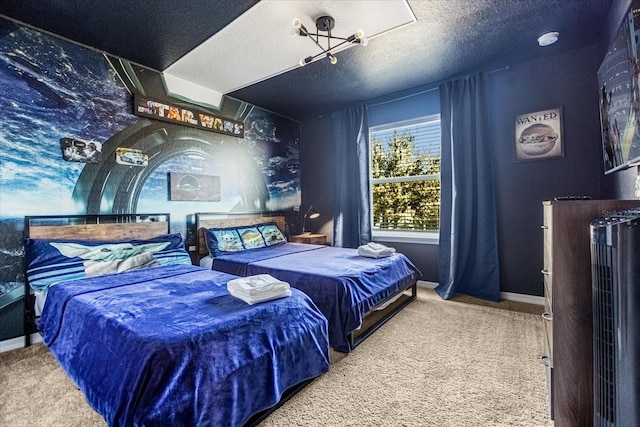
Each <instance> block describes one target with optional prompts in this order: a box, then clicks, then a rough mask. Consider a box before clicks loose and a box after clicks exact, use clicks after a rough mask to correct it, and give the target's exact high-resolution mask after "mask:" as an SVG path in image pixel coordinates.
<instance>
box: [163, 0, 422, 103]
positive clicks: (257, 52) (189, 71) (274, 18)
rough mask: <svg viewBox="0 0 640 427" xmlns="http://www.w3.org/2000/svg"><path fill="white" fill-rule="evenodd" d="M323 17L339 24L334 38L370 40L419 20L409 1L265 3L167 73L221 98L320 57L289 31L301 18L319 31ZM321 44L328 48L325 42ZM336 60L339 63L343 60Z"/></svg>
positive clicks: (312, 46)
mask: <svg viewBox="0 0 640 427" xmlns="http://www.w3.org/2000/svg"><path fill="white" fill-rule="evenodd" d="M323 15H329V16H332V17H333V18H334V19H335V28H334V29H333V30H332V35H334V36H339V37H349V36H350V35H352V34H354V33H355V32H357V31H358V30H363V31H364V33H365V35H366V37H367V38H368V39H369V40H371V39H373V38H376V37H379V36H381V35H383V34H385V33H387V32H389V31H392V30H394V29H396V28H400V27H402V26H405V25H408V24H411V23H413V22H415V21H416V19H415V16H414V14H413V12H412V10H411V8H410V7H409V5H408V4H407V2H406V1H398V0H388V1H385V0H378V1H376V2H375V5H374V6H372V4H371V2H363V1H359V0H353V1H337V0H333V1H308V0H306V1H305V0H291V1H282V0H263V1H261V2H259V3H257V4H256V5H255V6H253V7H252V8H251V9H249V10H248V11H247V12H245V13H244V14H243V15H241V16H240V17H238V18H237V19H236V20H235V21H233V22H232V23H231V24H230V25H228V26H227V27H225V28H223V29H222V30H221V31H219V32H218V33H216V34H215V35H213V36H212V37H211V38H209V39H208V40H206V41H205V42H204V43H202V44H201V45H200V46H198V47H196V48H195V49H193V50H192V51H190V52H189V53H187V54H186V55H185V56H184V57H182V58H181V59H179V60H178V61H176V62H175V63H173V64H172V65H171V66H169V67H168V68H167V69H166V70H165V71H164V73H165V74H169V75H171V76H173V77H176V78H179V79H182V80H184V81H188V82H190V83H193V84H195V85H198V86H201V87H203V88H208V89H210V90H213V91H216V92H219V93H221V94H225V93H229V92H232V91H234V90H237V89H240V88H243V87H245V86H249V85H251V84H253V83H256V82H259V81H262V80H265V79H268V78H269V77H272V76H275V75H278V74H281V73H284V72H286V71H289V70H291V69H293V68H296V67H298V66H299V62H300V60H301V59H302V58H305V57H308V56H312V55H315V54H317V53H320V52H322V51H321V50H320V48H319V47H318V46H316V45H315V44H314V43H313V41H312V40H310V39H309V37H301V36H297V35H292V33H291V30H292V28H293V20H294V18H298V19H300V21H302V24H303V25H304V26H305V27H306V28H307V29H308V30H309V31H310V32H315V30H316V27H315V21H316V18H318V17H320V16H323ZM320 43H321V44H322V45H323V46H325V45H326V42H325V41H324V40H323V38H320ZM334 44H335V43H334ZM345 46H346V47H353V48H356V49H366V47H365V46H360V45H354V44H347V45H345ZM336 56H337V57H338V60H339V59H340V55H339V54H338V55H336ZM312 66H314V64H313V63H312V64H308V65H307V67H312Z"/></svg>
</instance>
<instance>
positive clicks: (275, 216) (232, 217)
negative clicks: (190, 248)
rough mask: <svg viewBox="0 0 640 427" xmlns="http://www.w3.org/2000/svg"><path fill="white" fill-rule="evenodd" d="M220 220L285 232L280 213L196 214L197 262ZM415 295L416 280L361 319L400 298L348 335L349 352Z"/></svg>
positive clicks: (407, 303) (283, 218) (416, 289)
mask: <svg viewBox="0 0 640 427" xmlns="http://www.w3.org/2000/svg"><path fill="white" fill-rule="evenodd" d="M207 217H209V218H207ZM211 217H213V218H211ZM205 218H207V219H205ZM222 220H224V225H225V226H228V227H233V226H236V225H255V224H259V223H261V222H275V223H277V224H278V225H279V226H280V227H281V230H283V231H285V230H286V222H285V220H286V217H285V215H284V213H282V212H271V213H259V212H258V213H234V214H228V213H216V212H198V213H196V214H195V227H196V254H197V255H196V256H197V258H198V261H199V259H200V257H202V256H204V255H206V254H208V251H207V248H206V244H205V238H204V228H207V226H208V224H210V223H209V221H222ZM243 221H244V222H243ZM409 289H410V290H411V295H406V296H405V297H403V296H402V295H403V294H404V293H405V292H406V291H408V290H409ZM417 295H418V281H417V280H416V281H414V282H411V283H409V284H408V285H407V286H405V287H404V288H402V289H401V290H399V291H398V292H396V293H395V294H393V295H391V296H389V297H388V298H386V299H385V300H384V301H381V302H380V303H379V304H377V305H376V306H375V307H374V308H373V309H372V310H371V311H369V312H368V313H366V314H365V315H364V317H363V320H364V319H366V317H367V316H369V315H371V314H373V313H375V312H376V311H378V310H377V308H378V307H383V306H384V305H385V304H387V303H388V302H389V301H391V300H393V299H394V298H396V297H398V296H400V300H399V302H398V301H396V302H394V303H391V304H389V307H387V308H385V309H382V310H381V311H382V312H384V315H383V317H381V318H380V319H378V320H377V321H376V322H374V323H373V324H371V326H369V327H367V328H366V329H365V330H364V331H359V330H356V331H352V332H350V333H349V334H348V336H347V338H348V340H349V344H350V345H351V350H353V349H355V348H356V347H357V346H358V345H360V344H361V343H362V342H363V341H364V340H365V339H367V338H368V337H369V336H370V335H371V334H373V333H374V332H375V331H376V330H378V329H379V328H380V327H381V326H382V325H384V324H385V323H387V322H388V321H389V320H390V319H391V318H392V317H393V316H395V315H396V314H398V313H399V312H400V311H401V310H402V309H403V308H405V307H406V306H407V305H409V304H410V303H411V302H412V301H414V300H415V299H416V297H417Z"/></svg>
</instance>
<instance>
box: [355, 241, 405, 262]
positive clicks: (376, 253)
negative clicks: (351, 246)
mask: <svg viewBox="0 0 640 427" xmlns="http://www.w3.org/2000/svg"><path fill="white" fill-rule="evenodd" d="M394 253H396V250H395V248H390V247H388V246H385V245H381V244H380V243H375V242H369V243H367V244H366V245H362V246H359V247H358V255H360V256H364V257H369V258H382V257H387V256H391V255H393V254H394Z"/></svg>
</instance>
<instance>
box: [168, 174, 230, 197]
mask: <svg viewBox="0 0 640 427" xmlns="http://www.w3.org/2000/svg"><path fill="white" fill-rule="evenodd" d="M169 200H172V201H175V200H181V201H191V202H196V201H198V202H219V201H220V177H219V176H208V175H194V174H190V173H177V172H169Z"/></svg>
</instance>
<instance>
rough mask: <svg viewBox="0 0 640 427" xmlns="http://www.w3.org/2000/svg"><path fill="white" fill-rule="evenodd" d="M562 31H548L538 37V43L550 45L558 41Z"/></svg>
mask: <svg viewBox="0 0 640 427" xmlns="http://www.w3.org/2000/svg"><path fill="white" fill-rule="evenodd" d="M559 36H560V33H558V32H556V31H552V32H550V33H546V34H543V35H541V36H540V37H538V45H540V46H549V45H552V44H554V43H555V42H557V41H558V37H559Z"/></svg>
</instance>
